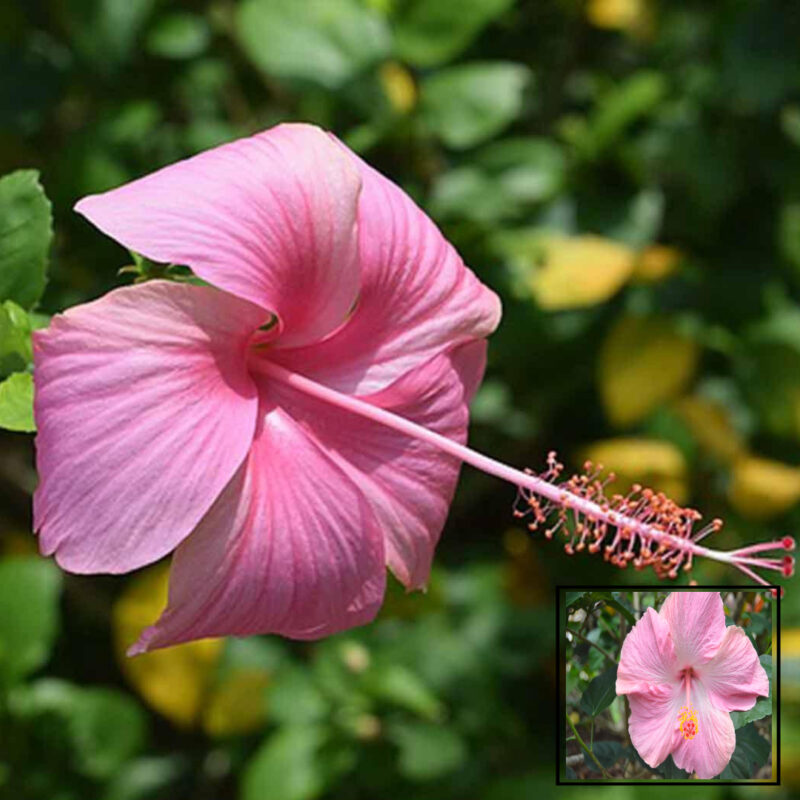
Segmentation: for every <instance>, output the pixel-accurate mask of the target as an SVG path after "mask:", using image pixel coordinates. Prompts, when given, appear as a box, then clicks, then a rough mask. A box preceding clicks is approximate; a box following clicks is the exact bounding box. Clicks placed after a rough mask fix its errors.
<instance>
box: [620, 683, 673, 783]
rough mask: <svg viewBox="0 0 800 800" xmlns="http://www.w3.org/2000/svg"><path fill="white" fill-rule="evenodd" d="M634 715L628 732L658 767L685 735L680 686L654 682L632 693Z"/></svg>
mask: <svg viewBox="0 0 800 800" xmlns="http://www.w3.org/2000/svg"><path fill="white" fill-rule="evenodd" d="M628 701H629V703H630V707H631V715H630V719H629V720H628V733H629V734H630V737H631V742H632V743H633V746H634V747H635V748H636V752H637V753H639V755H640V756H641V757H642V759H643V760H644V762H645V763H646V764H647V765H649V766H651V767H653V769H655V768H656V767H657V766H658V765H659V764H661V763H662V762H663V761H664V760H665V759H666V757H667V756H668V755H669V754H670V753H671V752H672V751H673V750H674V749H675V747H677V745H678V740H679V739H680V738H681V734H680V731H679V729H678V712H679V709H680V705H681V698H680V687H678V686H674V685H672V684H660V685H653V686H651V688H650V689H649V690H647V691H642V692H636V693H634V694H631V695H629V697H628Z"/></svg>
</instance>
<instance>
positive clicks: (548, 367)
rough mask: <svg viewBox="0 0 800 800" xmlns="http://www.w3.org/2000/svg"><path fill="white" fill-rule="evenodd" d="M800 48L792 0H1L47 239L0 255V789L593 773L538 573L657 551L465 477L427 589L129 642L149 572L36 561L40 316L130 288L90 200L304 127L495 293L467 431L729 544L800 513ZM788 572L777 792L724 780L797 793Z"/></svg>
mask: <svg viewBox="0 0 800 800" xmlns="http://www.w3.org/2000/svg"><path fill="white" fill-rule="evenodd" d="M799 37H800V13H799V12H798V9H797V5H796V3H793V2H790V0H717V2H714V3H708V2H705V1H704V0H696V1H695V2H691V1H690V0H670V2H666V1H665V0H663V1H662V2H656V0H529V1H528V2H523V1H521V0H520V1H518V2H514V0H196V1H192V0H184V1H179V0H175V1H174V2H170V1H169V0H3V2H2V3H0V74H2V76H3V77H2V81H0V175H7V174H9V173H15V174H14V175H12V176H11V177H9V178H6V179H4V181H3V182H2V183H0V226H4V227H1V228H0V231H1V232H3V233H5V234H6V235H8V236H10V235H11V234H10V232H11V231H12V229H14V226H15V219H17V217H16V216H15V214H17V213H19V210H20V209H21V208H22V209H24V210H25V213H26V214H27V218H28V219H29V220H32V222H31V226H32V227H31V231H32V233H31V235H30V237H29V240H28V241H27V244H26V246H27V247H28V250H29V251H30V252H29V260H28V261H27V262H26V271H25V274H24V276H23V277H22V278H20V280H21V283H19V282H18V283H17V284H16V285H10V284H9V283H8V281H6V282H5V283H3V281H2V280H0V288H2V289H3V291H4V292H5V296H4V297H3V298H0V299H2V300H5V299H8V300H9V301H13V304H10V303H9V302H5V303H4V304H3V306H2V309H1V310H2V314H0V369H1V370H2V375H3V376H8V378H7V379H6V380H5V381H4V382H3V383H2V384H0V424H2V425H3V426H4V427H6V428H12V429H14V430H16V431H18V432H16V433H11V432H0V494H1V495H2V505H1V507H0V553H2V560H0V797H2V798H4V800H5V798H9V800H78V798H80V800H85V798H100V799H101V800H160V799H161V798H169V799H170V800H230V799H234V798H235V799H236V800H264V798H271V800H307V799H309V798H318V797H319V798H322V797H326V798H328V797H329V798H342V800H349V799H350V798H353V799H354V800H355V799H356V798H373V797H395V796H397V797H414V798H437V800H443V799H444V798H473V797H475V798H477V797H480V798H488V800H506V799H507V798H508V799H512V798H529V797H533V796H536V795H539V796H543V797H549V796H551V795H555V794H556V793H557V794H558V795H559V796H563V797H567V796H570V795H572V794H575V795H576V796H578V795H577V792H579V791H580V790H579V789H574V788H569V787H565V788H559V789H556V787H555V786H554V780H555V772H556V764H555V750H556V739H557V727H556V719H557V717H556V708H555V704H554V694H555V669H556V666H555V635H556V631H555V601H554V587H555V585H556V584H558V583H561V584H567V583H568V584H577V583H584V584H592V585H595V586H596V585H599V584H622V585H624V584H625V583H633V582H637V583H641V582H653V581H654V580H655V579H654V577H653V576H652V574H651V573H649V572H645V573H631V571H630V570H628V571H625V572H622V571H619V570H616V569H615V568H613V567H610V566H609V565H607V564H605V563H603V562H602V561H601V560H600V559H599V558H597V557H592V556H589V555H586V554H581V555H578V556H574V557H572V558H569V557H567V556H566V555H565V554H564V552H563V549H562V547H561V545H560V544H559V543H557V542H545V541H544V540H543V539H542V538H541V537H540V536H533V537H529V536H528V535H527V534H526V533H525V531H524V529H522V528H521V527H520V526H518V525H515V521H514V520H513V518H512V515H511V507H512V503H513V501H514V497H513V491H512V490H511V489H510V488H509V487H508V486H506V485H503V484H500V483H499V482H496V481H494V480H493V479H491V478H489V477H487V476H484V475H480V474H475V473H474V472H472V471H470V470H465V472H464V475H463V477H462V480H461V482H460V486H459V490H458V493H457V496H456V499H455V502H454V504H453V507H452V511H451V514H450V519H449V522H448V525H447V528H446V530H445V532H444V536H443V541H442V543H441V546H440V548H439V552H438V558H437V568H436V570H435V572H434V575H433V579H432V582H431V586H430V590H429V591H428V593H427V594H426V595H421V594H420V595H405V594H404V593H403V591H402V590H400V589H399V588H398V587H397V586H396V585H394V584H393V585H392V587H391V588H390V592H389V597H388V599H387V602H386V606H385V608H384V610H383V611H382V613H381V615H380V617H379V618H378V620H377V622H376V623H375V624H373V625H371V626H369V627H367V628H364V629H361V630H357V631H353V632H350V633H346V634H342V635H340V636H337V637H334V638H332V639H329V640H326V641H323V642H319V643H316V644H297V643H291V642H288V641H284V640H281V639H278V638H272V637H263V638H253V639H248V640H244V641H206V642H202V643H197V644H192V645H188V646H184V647H178V648H174V649H171V650H167V651H163V652H159V653H156V654H153V655H149V656H145V657H140V658H137V659H134V660H130V659H126V658H125V657H124V656H123V655H122V653H123V651H124V648H125V646H126V645H127V644H128V643H130V642H131V641H132V640H133V638H134V637H135V634H136V633H137V632H138V630H139V629H140V628H141V627H143V626H144V625H145V624H147V623H149V622H151V621H152V620H153V619H155V617H156V616H157V615H158V611H159V610H160V608H161V607H162V606H163V603H164V599H165V591H166V588H165V587H166V583H165V581H166V578H165V575H166V565H158V566H156V567H154V568H152V569H149V570H145V571H143V572H142V573H140V574H137V575H133V576H126V577H91V578H85V577H78V576H70V575H62V574H60V572H59V571H58V570H57V569H56V568H55V567H54V565H53V564H52V563H51V562H49V561H46V560H44V559H40V558H39V557H38V556H36V548H35V539H34V538H33V537H32V536H31V530H30V527H31V518H30V494H31V491H32V489H33V487H34V486H35V481H36V477H35V474H34V471H33V466H32V465H33V449H32V436H31V435H30V433H25V432H24V431H26V430H28V431H29V430H30V429H31V418H30V410H29V403H30V397H29V395H30V377H29V372H28V369H29V360H30V345H29V338H28V337H29V330H30V328H31V327H37V326H39V325H46V324H47V320H48V318H49V315H50V314H52V313H54V312H57V311H60V310H62V309H64V308H66V307H68V306H70V305H73V304H75V303H79V302H84V301H86V300H89V299H92V298H95V297H97V296H99V295H101V294H102V293H104V292H105V291H107V290H108V289H110V288H111V287H113V286H116V285H120V284H124V283H126V282H130V281H131V280H132V276H131V275H128V274H122V275H120V274H118V273H119V270H120V269H121V268H123V267H125V266H127V265H130V263H131V256H130V254H128V253H126V252H125V251H124V250H122V249H120V248H119V247H118V246H117V245H115V244H114V243H113V242H111V241H110V240H108V239H106V238H105V237H103V236H102V235H101V234H100V233H99V232H97V231H96V230H94V229H93V228H91V227H90V226H89V225H88V224H87V223H86V222H85V221H83V220H82V219H81V218H79V217H78V216H77V215H76V214H74V213H73V211H72V210H71V208H72V205H73V204H74V202H75V201H76V200H77V199H78V198H80V197H81V196H83V195H85V194H87V193H90V192H98V191H102V190H105V189H108V188H110V187H113V186H116V185H118V184H120V183H123V182H125V181H127V180H130V179H132V178H135V177H138V176H140V175H142V174H144V173H147V172H150V171H152V170H154V169H155V168H157V167H159V166H162V165H164V164H167V163H169V162H172V161H174V160H176V159H178V158H180V157H183V156H187V155H190V154H192V153H196V152H198V151H200V150H202V149H204V148H208V147H212V146H214V145H216V144H219V143H222V142H225V141H228V140H230V139H233V138H235V137H238V136H243V135H246V134H249V133H252V132H255V131H258V130H261V129H264V128H266V127H269V126H271V125H273V124H275V123H277V122H280V121H282V120H308V121H313V122H315V123H318V124H320V125H323V126H325V127H326V128H329V129H331V130H333V131H335V132H336V133H337V134H338V135H340V136H341V137H342V138H344V140H345V141H346V142H347V143H348V144H349V145H350V146H351V147H352V148H354V149H355V150H356V151H358V152H359V153H361V154H362V155H363V156H364V157H365V158H366V159H367V160H368V161H370V162H371V163H372V164H374V165H375V166H376V167H378V168H379V169H380V170H382V171H383V172H384V173H385V174H387V175H388V176H390V177H391V178H393V179H394V180H395V181H397V182H398V183H400V184H401V185H402V186H403V187H404V188H405V189H406V190H407V191H408V192H409V193H410V194H411V195H412V196H413V197H415V198H416V199H417V201H418V202H419V203H420V204H421V205H422V206H423V207H424V208H425V209H426V210H427V211H428V212H429V213H430V214H431V215H432V216H433V217H434V219H436V221H437V222H438V223H439V224H440V226H441V227H442V229H443V230H444V232H445V234H446V235H447V236H448V237H449V238H450V239H451V240H452V241H453V242H454V243H455V245H456V246H457V247H458V249H459V250H460V252H461V253H462V255H463V256H464V258H465V260H466V261H467V263H469V264H470V265H471V266H472V268H473V269H474V270H475V271H476V272H477V273H478V275H479V276H480V277H481V278H482V280H484V281H485V282H486V283H487V284H489V285H490V286H491V287H492V288H494V289H495V290H496V291H497V292H498V293H499V294H500V295H501V296H502V298H503V301H504V306H505V317H504V321H503V323H502V325H501V328H500V330H499V331H498V332H497V334H495V335H494V336H493V337H492V342H491V347H490V363H489V369H488V373H487V379H486V382H485V384H484V386H483V388H482V389H481V392H480V394H479V395H478V397H477V398H476V400H475V403H474V409H473V420H474V424H473V427H472V433H471V436H472V442H473V444H474V445H475V446H476V447H477V448H478V449H481V450H483V451H485V452H489V453H491V454H493V455H494V456H496V457H498V458H502V459H504V460H507V461H509V462H511V463H514V464H516V465H517V466H520V467H523V466H529V467H531V468H534V469H541V468H542V466H543V465H544V459H545V454H546V453H547V451H548V450H550V449H551V448H552V449H557V450H558V452H559V454H560V456H561V457H562V458H563V459H564V460H565V461H566V462H567V463H568V464H569V465H575V464H580V463H582V461H583V459H585V458H587V457H592V458H595V459H597V460H600V461H602V462H603V463H604V464H605V465H606V466H607V467H609V468H610V469H614V470H615V471H616V472H617V473H618V474H619V476H620V485H621V486H624V484H625V483H626V482H627V483H631V482H634V481H641V482H643V483H646V484H649V485H652V486H654V487H655V488H658V489H663V490H665V491H667V492H668V493H669V494H670V495H671V496H672V497H673V498H674V499H675V500H676V501H678V502H681V503H684V502H685V503H689V504H691V505H692V506H694V507H696V508H699V509H701V510H702V511H703V513H704V515H705V517H706V519H710V518H712V517H715V516H719V517H722V518H723V519H724V520H725V522H726V524H725V527H724V529H723V531H722V532H720V533H719V534H716V535H715V541H714V542H710V543H712V544H716V545H717V546H719V547H723V548H726V549H727V548H731V547H734V546H737V545H740V544H744V543H747V542H751V541H757V540H762V539H768V538H773V537H775V536H780V535H783V534H787V533H788V534H793V533H795V531H796V530H797V527H798V522H799V521H800V306H799V305H798V297H800V48H798V47H797V42H798V41H799V40H800V38H799ZM20 169H26V170H31V169H33V170H37V171H38V172H39V176H38V178H37V176H36V174H35V173H33V172H21V173H20V172H15V171H17V170H20ZM45 197H46V198H49V203H51V204H52V212H51V209H50V205H49V204H48V200H46V199H45ZM51 214H52V221H51ZM26 235H27V234H26ZM0 239H2V237H0ZM8 241H10V239H9V240H8ZM26 252H27V251H26ZM2 253H3V251H2V250H0V267H4V266H7V265H8V263H7V260H6V262H2V257H3V255H2ZM7 253H8V251H7V250H6V255H7ZM45 268H46V286H45V281H44V275H45ZM0 274H2V269H0ZM17 277H19V276H17ZM26 398H27V399H26ZM26 403H27V405H26ZM692 576H693V577H694V578H695V579H696V580H698V581H699V582H700V583H703V582H704V581H705V582H708V583H714V584H719V583H727V582H731V583H739V582H741V580H740V576H739V575H738V574H734V573H733V572H731V571H729V570H726V569H725V568H723V567H721V566H720V565H716V564H702V563H698V564H696V567H695V569H694V571H693V573H692ZM692 576H686V575H682V576H681V578H680V581H682V582H684V583H685V582H686V581H688V580H689V577H692ZM795 584H796V582H795ZM795 584H792V583H791V581H790V582H789V585H788V589H787V593H786V597H785V599H784V601H783V602H782V604H781V614H782V621H783V639H782V648H781V649H782V670H783V672H782V676H783V687H782V692H783V694H782V699H783V705H782V712H783V714H782V730H781V744H782V748H783V749H782V760H781V765H782V769H783V775H782V779H783V782H784V787H783V788H765V787H756V788H748V787H744V788H742V787H715V788H705V789H704V792H706V794H707V795H708V796H709V797H712V796H714V797H719V798H729V797H733V798H748V797H750V795H752V794H753V793H755V792H758V793H759V796H761V795H762V794H769V795H770V796H774V797H780V796H784V795H786V796H788V795H789V793H790V792H791V791H792V790H793V789H797V787H798V786H800V588H798V587H797V586H796V585H795ZM593 791H601V790H599V789H593ZM602 791H604V792H605V794H606V795H607V796H609V797H611V796H612V795H613V797H614V798H617V797H619V798H620V800H626V798H631V800H634V798H637V797H639V796H640V795H641V794H642V791H643V790H642V789H641V788H640V787H623V788H620V787H616V788H611V789H608V790H602ZM647 791H648V792H649V794H648V797H652V796H653V792H656V794H657V793H658V792H659V791H663V792H666V791H668V789H666V788H665V789H663V790H661V789H652V790H650V789H648V790H647Z"/></svg>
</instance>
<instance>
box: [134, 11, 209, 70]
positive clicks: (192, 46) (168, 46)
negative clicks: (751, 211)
mask: <svg viewBox="0 0 800 800" xmlns="http://www.w3.org/2000/svg"><path fill="white" fill-rule="evenodd" d="M210 40H211V31H210V30H209V28H208V24H207V23H206V21H205V20H204V19H203V18H202V17H199V16H197V15H196V14H190V13H188V12H185V11H176V12H174V13H172V14H167V15H166V16H164V17H162V18H161V19H159V20H158V22H157V23H156V25H155V27H154V28H153V29H152V30H151V31H150V34H149V35H148V37H147V49H148V50H149V51H150V52H151V53H153V54H154V55H157V56H162V57H164V58H176V59H184V58H194V57H195V56H197V55H199V54H200V53H202V52H203V51H204V50H205V49H206V47H207V46H208V43H209V41H210Z"/></svg>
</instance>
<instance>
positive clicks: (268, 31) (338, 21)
mask: <svg viewBox="0 0 800 800" xmlns="http://www.w3.org/2000/svg"><path fill="white" fill-rule="evenodd" d="M236 29H237V32H238V36H239V40H240V41H241V43H242V47H243V48H244V51H245V53H246V54H247V56H248V57H249V58H250V60H251V61H252V62H253V63H254V64H255V65H256V66H257V67H259V68H260V69H262V70H264V72H266V73H268V74H270V75H276V76H278V77H281V78H300V79H303V80H307V81H311V82H313V83H317V84H320V85H322V86H324V87H326V88H328V89H335V88H338V87H339V86H341V85H342V84H344V83H346V82H347V81H349V80H350V79H352V78H354V77H355V76H356V75H357V74H358V73H359V72H362V71H363V70H365V69H367V68H368V67H369V66H371V65H372V64H374V63H375V62H376V61H378V60H380V59H381V58H384V57H385V56H386V55H388V53H389V30H388V27H387V25H386V22H385V20H384V18H383V17H382V16H381V15H380V14H377V13H376V12H374V11H372V10H370V9H368V8H366V7H365V6H364V5H362V4H361V3H360V2H358V0H304V2H302V3H299V2H297V0H244V2H242V3H241V4H240V5H239V7H238V10H237V15H236Z"/></svg>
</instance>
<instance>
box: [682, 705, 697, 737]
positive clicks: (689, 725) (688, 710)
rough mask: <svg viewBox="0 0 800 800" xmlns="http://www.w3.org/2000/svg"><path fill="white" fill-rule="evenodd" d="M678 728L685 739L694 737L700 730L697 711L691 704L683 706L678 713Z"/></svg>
mask: <svg viewBox="0 0 800 800" xmlns="http://www.w3.org/2000/svg"><path fill="white" fill-rule="evenodd" d="M678 728H679V729H680V732H681V735H682V736H683V738H684V739H686V741H689V740H691V739H694V737H695V736H697V733H698V731H699V730H700V728H699V726H698V724H697V712H696V711H695V710H694V709H693V708H692V707H691V706H683V708H681V710H680V713H679V714H678Z"/></svg>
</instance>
